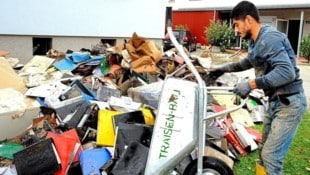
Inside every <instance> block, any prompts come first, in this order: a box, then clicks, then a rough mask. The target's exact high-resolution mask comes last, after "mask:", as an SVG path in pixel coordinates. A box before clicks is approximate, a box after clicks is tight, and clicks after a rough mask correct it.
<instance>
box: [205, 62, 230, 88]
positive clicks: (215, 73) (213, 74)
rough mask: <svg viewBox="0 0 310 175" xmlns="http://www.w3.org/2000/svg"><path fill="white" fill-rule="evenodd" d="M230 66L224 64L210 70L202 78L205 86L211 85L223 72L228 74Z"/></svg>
mask: <svg viewBox="0 0 310 175" xmlns="http://www.w3.org/2000/svg"><path fill="white" fill-rule="evenodd" d="M229 68H230V65H229V64H224V65H220V66H218V67H216V68H213V69H211V70H210V72H209V73H208V74H207V75H206V76H205V77H204V78H203V80H204V81H205V83H206V85H207V86H210V85H213V84H214V83H215V80H216V79H218V78H219V77H220V76H222V75H223V74H224V73H225V72H229Z"/></svg>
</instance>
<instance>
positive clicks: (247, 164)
mask: <svg viewBox="0 0 310 175" xmlns="http://www.w3.org/2000/svg"><path fill="white" fill-rule="evenodd" d="M255 128H256V129H258V130H260V131H261V130H262V126H261V125H256V126H255ZM256 159H258V151H254V152H251V153H249V154H248V155H247V156H245V157H240V162H236V163H235V164H234V168H233V170H234V174H235V175H255V160H256ZM309 168H310V111H308V112H307V113H306V114H305V116H304V118H303V120H302V122H301V124H300V126H299V128H298V131H297V134H296V136H295V138H294V140H293V143H292V145H291V147H290V150H289V152H288V154H287V156H286V158H285V162H284V173H285V175H306V174H310V171H309Z"/></svg>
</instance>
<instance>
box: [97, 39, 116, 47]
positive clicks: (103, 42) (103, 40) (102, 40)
mask: <svg viewBox="0 0 310 175" xmlns="http://www.w3.org/2000/svg"><path fill="white" fill-rule="evenodd" d="M100 41H101V43H102V44H106V43H107V44H109V45H110V46H115V44H116V39H101V40H100Z"/></svg>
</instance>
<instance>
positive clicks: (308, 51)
mask: <svg viewBox="0 0 310 175" xmlns="http://www.w3.org/2000/svg"><path fill="white" fill-rule="evenodd" d="M300 55H301V56H303V57H305V58H306V59H307V60H308V63H309V62H310V33H309V34H308V35H307V36H304V37H303V39H302V41H301V43H300Z"/></svg>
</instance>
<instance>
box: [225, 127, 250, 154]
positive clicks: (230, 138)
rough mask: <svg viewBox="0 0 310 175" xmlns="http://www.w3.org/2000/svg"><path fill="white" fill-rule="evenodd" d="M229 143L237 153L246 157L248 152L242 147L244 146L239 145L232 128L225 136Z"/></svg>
mask: <svg viewBox="0 0 310 175" xmlns="http://www.w3.org/2000/svg"><path fill="white" fill-rule="evenodd" d="M224 137H225V138H226V139H227V141H228V142H229V143H230V144H231V145H232V146H233V147H234V148H235V149H236V150H237V152H238V153H239V154H240V155H242V156H246V155H247V152H246V151H245V149H244V148H243V147H242V145H241V144H240V143H239V141H238V139H237V137H236V136H235V134H234V132H233V131H232V130H231V128H229V129H228V132H227V133H226V135H225V136H224Z"/></svg>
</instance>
